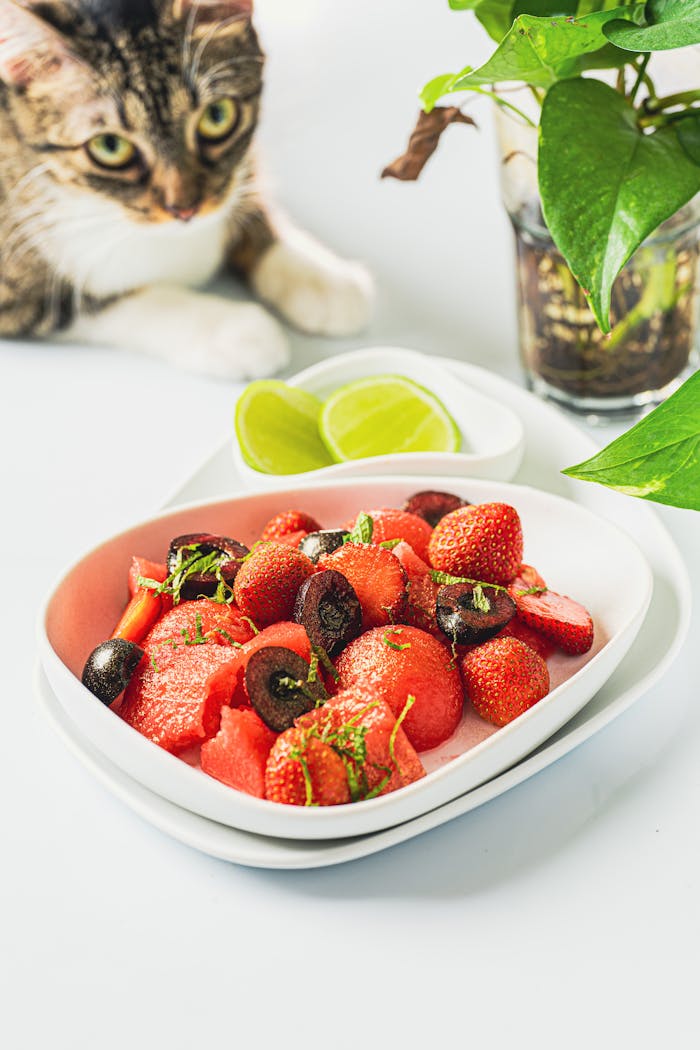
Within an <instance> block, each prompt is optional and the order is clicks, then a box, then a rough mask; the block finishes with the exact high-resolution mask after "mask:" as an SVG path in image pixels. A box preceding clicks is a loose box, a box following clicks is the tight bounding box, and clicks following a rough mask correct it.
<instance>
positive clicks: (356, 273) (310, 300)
mask: <svg viewBox="0 0 700 1050" xmlns="http://www.w3.org/2000/svg"><path fill="white" fill-rule="evenodd" d="M251 283H252V285H253V288H254V289H255V291H256V292H257V294H258V295H259V296H260V298H261V299H262V300H263V301H264V302H266V303H269V305H270V306H273V307H274V308H275V309H276V310H278V311H279V313H280V314H282V316H283V317H284V318H285V319H286V320H287V321H289V322H290V323H291V324H293V325H294V326H295V327H296V328H300V329H301V330H302V331H303V332H310V333H312V334H313V335H330V336H343V335H353V334H354V333H356V332H359V331H361V330H362V329H363V328H365V327H366V326H367V324H368V322H369V319H370V316H371V313H372V304H373V300H374V288H373V283H372V278H371V276H370V274H369V272H368V271H367V270H366V269H365V267H364V266H363V265H362V264H361V263H356V262H347V261H346V260H345V259H339V258H338V257H337V256H336V255H333V253H332V252H330V251H328V249H327V248H324V247H323V246H322V245H320V244H318V243H317V242H316V241H314V240H312V239H311V238H310V237H307V236H306V235H305V234H302V233H300V232H299V231H297V230H294V231H291V232H290V234H289V235H288V236H285V238H284V240H281V241H278V242H277V243H276V244H274V245H273V246H272V248H270V249H269V250H268V251H267V252H266V254H265V255H264V256H263V258H262V260H261V261H260V263H259V264H258V266H257V268H256V270H255V271H254V273H253V275H252V279H251Z"/></svg>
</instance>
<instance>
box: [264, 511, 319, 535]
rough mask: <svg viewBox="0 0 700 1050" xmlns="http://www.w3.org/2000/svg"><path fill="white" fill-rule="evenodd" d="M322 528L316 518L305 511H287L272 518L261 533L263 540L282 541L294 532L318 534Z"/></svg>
mask: <svg viewBox="0 0 700 1050" xmlns="http://www.w3.org/2000/svg"><path fill="white" fill-rule="evenodd" d="M320 528H321V526H320V525H319V523H318V522H317V521H316V519H315V518H312V517H311V515H310V514H305V513H304V511H303V510H285V511H283V512H282V513H281V514H275V516H274V518H270V520H269V521H268V523H267V525H266V526H265V528H264V529H263V530H262V532H261V533H260V539H261V540H281V539H282V537H283V536H288V535H289V534H290V533H292V532H303V533H308V532H318V530H319V529H320Z"/></svg>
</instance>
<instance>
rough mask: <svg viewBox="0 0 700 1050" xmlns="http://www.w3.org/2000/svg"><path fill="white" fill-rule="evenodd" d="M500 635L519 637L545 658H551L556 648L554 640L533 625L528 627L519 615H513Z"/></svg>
mask: <svg viewBox="0 0 700 1050" xmlns="http://www.w3.org/2000/svg"><path fill="white" fill-rule="evenodd" d="M498 637H499V638H519V639H520V641H521V642H524V643H525V645H529V646H530V648H531V649H534V650H535V652H536V653H539V655H540V656H541V657H542V659H543V660H547V659H549V657H550V656H551V655H552V653H553V652H554V650H555V649H556V646H555V645H554V644H553V642H550V641H549V639H548V638H545V636H544V635H543V634H540V632H539V631H536V630H535V629H534V628H533V627H528V625H527V624H526V623H523V621H522V620H521V619H520V617H519V616H517V615H516V616H514V617H513V619H512V620H511V621H510V623H508V624H506V626H505V627H504V628H503V630H502V631H501V633H500V634H499V635H498Z"/></svg>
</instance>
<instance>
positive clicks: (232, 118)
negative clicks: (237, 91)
mask: <svg viewBox="0 0 700 1050" xmlns="http://www.w3.org/2000/svg"><path fill="white" fill-rule="evenodd" d="M237 124H238V106H237V104H236V103H235V102H234V100H233V99H232V98H218V99H216V101H215V102H210V103H209V105H208V106H207V108H206V109H205V110H204V112H203V113H202V115H201V117H200V118H199V123H198V124H197V134H198V135H199V137H200V139H202V140H203V141H204V142H210V143H217V142H223V141H224V139H227V138H228V137H229V135H230V134H231V133H232V132H233V131H234V129H235V127H236V125H237Z"/></svg>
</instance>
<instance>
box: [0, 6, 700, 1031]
mask: <svg viewBox="0 0 700 1050" xmlns="http://www.w3.org/2000/svg"><path fill="white" fill-rule="evenodd" d="M258 7H259V14H260V18H259V21H260V24H261V27H262V30H263V39H264V42H265V45H266V46H267V49H268V51H269V53H270V63H269V76H268V90H267V101H266V107H265V123H264V127H263V134H262V139H263V142H264V148H265V154H266V157H267V161H268V167H269V171H270V177H271V181H272V182H273V183H275V184H276V185H277V187H278V195H279V197H280V199H281V200H282V201H283V202H284V203H285V204H286V205H287V206H288V207H289V208H290V210H291V211H292V212H293V213H294V215H295V216H296V217H297V218H298V219H299V220H300V221H302V222H304V223H305V224H306V225H307V226H308V227H309V228H310V229H312V230H313V231H314V232H316V233H317V234H319V235H321V236H323V237H324V238H325V239H326V240H327V241H328V243H329V244H331V245H333V246H334V247H336V248H337V249H338V250H340V251H342V252H345V253H347V254H349V255H355V256H358V257H363V258H365V259H366V260H367V261H368V262H369V263H370V265H371V266H372V267H373V269H374V271H375V273H376V276H377V279H378V285H379V304H378V314H377V319H376V321H375V323H374V325H373V328H372V330H371V332H370V333H369V334H368V335H367V336H365V337H363V338H362V339H357V340H352V341H349V342H347V343H343V344H330V343H328V342H327V341H325V340H319V339H317V340H312V339H303V338H298V337H297V338H295V341H294V342H295V361H294V365H295V367H298V366H299V365H300V364H305V363H307V362H311V361H315V360H317V359H319V358H320V357H322V356H323V355H324V354H326V353H331V352H335V351H336V350H337V349H339V348H346V347H347V346H359V345H363V344H364V345H367V344H369V343H371V342H379V341H388V342H393V343H399V344H404V345H407V346H412V347H415V348H418V349H422V350H427V351H432V352H435V353H440V354H448V355H452V356H455V357H461V358H464V359H466V360H469V361H472V362H475V363H477V364H480V365H484V366H487V367H490V368H492V369H494V370H495V371H496V372H498V373H500V374H502V375H505V376H508V377H511V378H513V379H515V380H516V381H519V372H518V366H517V361H516V351H515V320H514V308H513V290H512V281H513V275H512V260H511V251H512V246H511V243H510V233H509V229H508V227H507V224H506V221H505V219H504V217H503V214H502V213H501V211H500V209H499V202H498V191H497V185H496V175H495V172H496V167H495V164H494V163H493V155H494V149H493V143H492V137H491V133H490V130H489V128H488V119H487V118H486V113H487V110H486V108H485V106H479V109H480V110H481V111H482V114H483V124H484V129H483V130H482V131H481V132H475V131H473V130H472V129H468V128H463V127H457V128H453V129H450V131H449V132H448V134H447V136H446V139H445V142H444V145H443V148H442V149H441V151H440V154H439V155H438V156H437V157H436V158H435V159H434V160H433V162H432V163H431V165H430V168H429V169H428V171H427V172H426V176H425V178H424V180H423V181H422V182H421V183H420V184H419V185H417V186H411V185H400V184H398V183H395V182H390V181H384V182H380V181H379V180H378V178H377V175H378V172H379V171H380V169H381V167H382V166H383V164H384V163H385V162H386V161H387V160H388V159H390V158H391V157H392V156H393V155H395V154H396V153H398V152H399V151H400V149H401V147H402V145H403V143H404V140H405V138H406V134H407V132H408V131H409V129H410V126H411V122H412V120H413V118H414V116H415V112H416V105H415V102H414V91H415V89H416V87H417V86H419V85H420V84H421V83H422V82H423V81H424V80H426V79H428V77H430V76H431V75H433V74H434V73H437V72H441V71H445V70H450V69H452V68H457V67H458V66H459V65H460V64H466V62H467V61H469V60H470V59H472V58H473V57H478V56H479V55H483V54H485V52H486V47H487V43H486V42H485V41H484V39H483V37H482V36H481V35H480V34H479V33H478V32H477V30H476V29H474V28H470V26H472V25H473V23H472V22H471V20H470V19H468V17H467V16H462V15H459V14H457V13H450V12H449V11H448V9H447V4H446V2H444V0H382V3H381V4H379V3H377V2H376V0H374V2H372V0H354V2H353V3H347V2H346V3H338V2H337V0H336V2H335V3H331V2H330V0H294V3H292V2H290V0H259V4H258ZM0 376H1V382H0V428H1V429H0V438H1V441H2V445H1V449H2V453H1V455H2V460H1V461H2V488H1V491H2V494H3V499H2V507H3V512H2V521H3V525H2V537H3V542H2V547H3V553H4V559H3V561H4V574H3V575H4V581H5V586H4V589H3V590H4V601H3V603H2V612H1V614H0V615H1V616H2V638H3V649H2V652H3V657H2V658H3V669H4V677H3V689H2V709H3V718H4V721H3V731H2V734H0V749H1V754H2V759H1V761H0V776H1V778H2V786H1V792H2V831H3V835H2V839H3V849H2V860H1V861H0V887H1V889H2V894H1V900H2V916H1V924H0V963H1V965H2V968H3V972H2V974H0V978H1V979H0V1000H2V1004H1V1008H0V1038H1V1039H2V1042H3V1045H4V1046H6V1047H8V1050H20V1048H21V1050H24V1048H31V1050H34V1048H37V1050H43V1048H45V1047H46V1048H48V1047H51V1048H52V1050H64V1048H65V1050H83V1048H86V1050H87V1048H90V1050H92V1048H103V1050H112V1048H117V1047H120V1048H121V1047H125V1046H126V1047H137V1048H141V1047H153V1048H159V1047H169V1048H185V1047H187V1048H190V1047H199V1046H211V1045H212V1044H215V1045H223V1046H242V1047H253V1048H259V1047H262V1048H267V1047H276V1046H284V1047H290V1048H295V1050H296V1048H297V1047H299V1048H301V1047H322V1046H323V1047H325V1046H334V1047H340V1048H343V1050H344V1048H346V1047H348V1048H350V1047H353V1048H354V1047H356V1046H358V1045H359V1046H363V1047H369V1048H372V1050H373V1048H375V1047H376V1048H380V1047H389V1046H403V1047H409V1048H412V1047H419V1046H420V1047H423V1046H432V1047H439V1046H453V1045H455V1046H457V1045H459V1046H467V1045H469V1046H475V1047H498V1048H500V1047H507V1046H508V1047H509V1046H510V1045H512V1044H515V1045H519V1046H520V1047H526V1048H529V1047H557V1048H559V1047H579V1046H581V1047H583V1046H589V1045H590V1044H591V1043H595V1045H598V1046H603V1047H612V1046H617V1047H621V1048H627V1047H635V1048H639V1047H647V1046H649V1047H651V1046H654V1047H665V1048H673V1050H675V1048H685V1047H695V1046H697V1045H698V1025H697V1019H696V1018H697V1005H696V1004H697V972H698V964H699V962H700V907H699V904H698V898H699V895H700V871H699V869H700V846H699V833H698V819H699V816H698V815H699V813H700V762H699V761H698V758H699V756H700V705H699V704H698V678H699V672H700V661H699V659H698V645H697V639H698V635H699V630H700V617H699V616H698V614H697V613H696V615H695V619H694V622H693V628H692V634H691V641H690V642H689V644H687V645H686V647H685V650H684V652H683V654H682V656H681V658H680V659H679V660H678V662H677V663H676V665H675V666H674V668H673V669H672V671H671V672H670V673H669V674H668V675H667V676H666V678H665V679H664V681H663V682H662V683H661V684H660V685H659V686H657V687H656V688H655V689H653V690H652V691H651V692H649V693H648V695H647V696H646V697H645V698H644V699H642V700H640V701H639V702H638V703H637V704H636V705H635V706H634V707H633V708H632V709H631V710H630V711H629V712H628V713H627V714H626V715H624V716H622V717H621V718H620V719H618V720H617V721H616V722H615V723H613V724H612V725H611V726H610V727H608V728H607V729H605V730H604V731H603V732H601V733H600V734H599V735H597V736H596V737H594V738H593V739H592V740H590V741H589V742H587V743H586V744H585V745H583V746H582V747H580V748H579V749H578V750H577V751H575V752H574V753H572V754H571V755H569V756H567V757H566V758H564V759H563V760H561V761H560V762H559V763H558V764H556V765H555V766H553V767H551V768H549V769H547V770H546V771H545V772H543V773H542V774H540V775H538V776H536V777H535V778H533V779H532V780H530V781H528V782H526V783H525V784H523V785H522V786H520V787H518V788H516V789H515V790H513V791H511V792H510V793H509V794H507V795H505V796H503V797H501V798H499V799H498V800H496V801H495V802H492V803H490V804H489V805H487V806H485V807H483V808H482V809H480V810H477V811H476V812H474V813H472V814H470V815H468V816H466V817H463V818H461V819H459V820H456V821H454V822H453V823H451V824H449V825H447V826H446V827H443V828H441V829H439V830H436V831H434V832H431V833H430V834H427V835H425V836H423V837H421V838H419V839H417V840H414V841H412V842H410V843H407V844H406V845H403V846H400V847H397V848H395V849H393V850H390V851H388V852H385V853H382V854H379V855H377V856H374V857H371V858H369V859H366V860H363V861H357V862H354V863H352V864H348V865H345V866H340V867H337V868H331V869H326V870H320V871H314V872H306V873H305V872H299V873H284V872H277V873H271V872H260V871H254V870H246V869H243V868H238V867H235V866H233V865H228V864H225V863H221V862H218V861H215V860H212V859H210V858H208V857H206V856H203V855H200V854H198V853H196V852H194V851H193V850H190V849H188V848H186V847H184V846H181V845H179V844H177V843H176V842H174V841H172V840H170V839H169V838H167V837H166V836H165V835H163V834H161V833H160V832H157V831H156V830H154V829H153V828H151V827H150V826H149V825H147V824H146V823H144V822H142V821H141V820H140V819H139V818H137V817H135V816H134V815H133V814H132V813H131V812H130V811H129V810H127V809H126V808H125V807H124V806H123V805H122V804H121V803H120V802H118V801H117V800H116V799H114V798H113V797H112V796H111V795H110V794H108V793H107V791H106V790H104V789H103V788H102V787H100V786H98V785H97V784H96V783H95V782H94V781H93V780H92V779H91V777H90V776H89V775H88V773H86V772H85V771H84V770H83V768H82V767H81V766H80V765H79V764H78V762H77V761H76V760H75V759H74V758H73V757H72V756H71V755H70V754H69V753H68V752H67V751H66V750H65V749H64V747H63V746H62V744H61V743H60V742H59V741H58V739H57V738H56V737H55V736H54V735H53V733H52V732H51V730H50V729H49V727H48V726H47V725H46V724H45V723H44V721H43V720H42V718H41V716H40V714H39V712H38V710H37V709H36V705H35V700H34V696H33V691H32V684H31V676H32V670H33V663H34V621H35V617H36V613H37V609H38V606H39V603H40V600H41V599H42V597H43V596H44V593H45V591H46V590H47V588H48V586H49V585H50V584H51V582H52V581H53V579H54V577H55V575H56V573H57V572H58V571H59V569H60V568H61V567H62V566H63V565H64V564H66V563H67V562H68V561H69V560H70V559H72V558H74V557H77V556H78V555H79V554H80V553H81V552H82V551H83V550H84V549H85V548H87V547H88V546H90V545H92V544H94V543H96V542H97V541H99V540H100V539H102V538H103V537H104V536H106V535H108V534H111V533H112V532H114V531H116V530H118V529H119V528H121V527H122V526H125V525H127V524H128V523H130V522H131V521H133V520H135V519H138V518H140V517H143V516H146V515H147V514H148V513H150V512H151V511H152V510H155V509H156V508H157V507H158V505H159V503H160V502H161V501H162V500H163V499H164V498H165V496H166V495H167V494H168V493H169V491H170V490H171V489H172V488H174V487H175V486H176V484H177V483H178V482H179V481H180V480H182V479H183V478H184V477H185V476H187V475H188V474H189V473H191V471H192V470H193V469H194V468H195V467H196V466H197V464H198V463H199V461H200V460H201V459H202V458H203V457H204V456H205V454H206V453H207V452H208V451H209V450H210V449H211V448H213V447H214V446H215V445H216V444H217V443H218V441H219V440H220V439H221V438H222V437H223V436H224V435H225V434H226V433H227V431H228V428H229V426H230V417H231V410H232V406H233V402H234V398H235V393H236V388H235V387H233V386H232V385H230V384H226V383H222V382H214V381H208V380H206V379H201V378H195V377H191V376H187V375H184V374H181V373H177V372H176V371H174V370H171V369H169V368H167V367H166V366H164V365H161V364H157V363H154V362H152V361H149V360H146V359H144V358H140V357H137V356H135V355H132V354H130V353H128V352H124V353H120V352H108V351H102V350H99V349H85V348H73V347H61V348H56V347H53V346H48V345H34V346H31V345H3V346H2V348H0ZM660 513H661V515H662V517H663V519H664V521H665V522H666V523H667V525H668V527H669V528H670V529H671V531H672V533H673V535H674V536H675V538H676V540H677V542H678V543H679V545H680V546H681V548H682V550H683V551H684V553H685V556H686V559H687V564H688V567H689V570H690V572H691V576H692V578H693V579H694V581H695V582H696V583H698V582H700V553H699V549H700V544H699V543H698V539H699V538H700V518H698V516H697V515H693V514H691V513H690V512H680V511H672V510H668V511H661V512H660Z"/></svg>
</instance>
